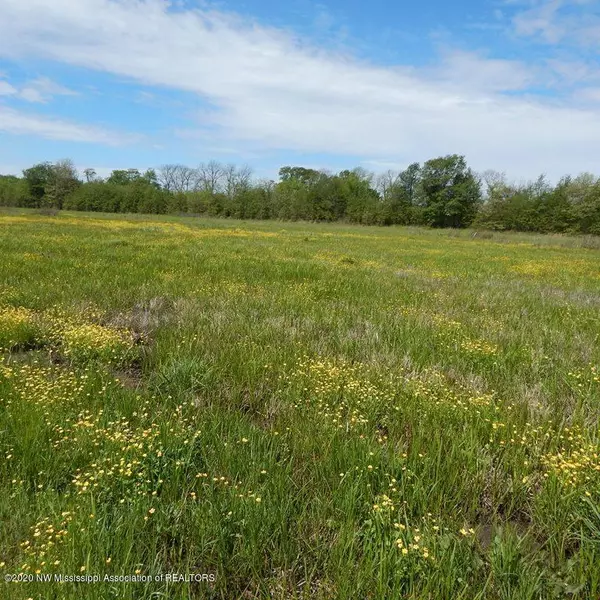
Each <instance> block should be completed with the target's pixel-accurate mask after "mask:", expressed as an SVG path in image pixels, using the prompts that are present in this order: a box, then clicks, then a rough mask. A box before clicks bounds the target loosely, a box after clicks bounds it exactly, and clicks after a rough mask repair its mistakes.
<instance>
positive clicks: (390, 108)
mask: <svg viewBox="0 0 600 600" xmlns="http://www.w3.org/2000/svg"><path fill="white" fill-rule="evenodd" d="M446 154H462V155H464V156H465V157H466V159H467V162H468V164H469V165H470V166H471V167H472V168H473V169H474V170H475V171H477V172H482V171H484V170H487V169H494V170H496V171H500V172H504V173H506V175H507V177H508V179H509V180H511V181H526V180H533V179H536V178H537V177H538V176H539V175H540V174H545V175H546V176H547V178H548V179H549V180H551V181H557V180H558V179H559V178H560V177H561V176H562V175H565V174H572V175H577V174H578V173H580V172H585V171H587V172H592V173H596V174H600V165H599V164H598V162H599V161H598V159H599V158H600V0H456V1H453V2H448V1H447V0H420V1H419V2H414V1H413V2H406V1H403V0H395V1H390V0H370V1H369V2H364V0H318V1H314V0H285V1H282V0H218V1H215V2H212V1H210V0H172V1H167V0H1V1H0V173H3V174H8V173H13V174H19V173H20V171H21V170H22V169H23V168H26V167H28V166H30V165H32V164H34V163H36V162H41V161H46V160H49V161H54V160H59V159H62V158H71V159H72V160H73V161H74V163H75V164H76V165H77V167H78V168H80V169H81V170H83V169H84V168H87V167H92V168H95V169H96V171H97V172H98V174H100V175H106V174H108V173H109V172H110V171H111V170H112V169H117V168H140V169H145V168H152V167H154V168H156V167H159V166H160V165H163V164H173V163H182V164H186V165H188V166H195V165H197V164H199V163H201V162H206V161H209V160H217V161H219V162H223V163H235V164H237V165H249V166H251V167H252V168H253V170H254V172H255V174H256V176H257V177H267V178H273V179H275V178H276V177H277V171H278V169H279V167H281V166H283V165H302V166H306V167H312V168H318V169H328V170H330V171H339V170H342V169H346V168H353V167H356V166H361V167H363V168H366V169H367V170H370V171H373V172H382V171H386V170H388V169H392V170H401V169H403V168H405V167H406V166H407V165H408V164H410V163H412V162H421V163H422V162H424V161H426V160H428V159H430V158H434V157H437V156H443V155H446Z"/></svg>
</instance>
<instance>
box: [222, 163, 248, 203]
mask: <svg viewBox="0 0 600 600" xmlns="http://www.w3.org/2000/svg"><path fill="white" fill-rule="evenodd" d="M223 178H224V180H225V193H226V194H227V196H228V197H229V198H232V197H233V196H234V195H235V194H237V193H238V192H240V191H241V190H244V189H248V187H249V186H250V181H251V179H252V169H251V168H250V167H249V166H247V165H244V166H243V167H240V168H238V167H236V166H235V165H231V164H230V165H227V166H226V167H225V168H224V169H223Z"/></svg>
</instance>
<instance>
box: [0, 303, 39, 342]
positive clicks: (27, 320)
mask: <svg viewBox="0 0 600 600" xmlns="http://www.w3.org/2000/svg"><path fill="white" fill-rule="evenodd" d="M37 329H38V324H37V319H36V313H35V312H34V311H32V310H29V309H28V308H24V307H22V306H3V307H0V352H3V351H8V350H11V349H13V348H15V347H18V346H20V345H23V344H27V343H30V342H32V341H33V339H34V337H35V335H36V333H37Z"/></svg>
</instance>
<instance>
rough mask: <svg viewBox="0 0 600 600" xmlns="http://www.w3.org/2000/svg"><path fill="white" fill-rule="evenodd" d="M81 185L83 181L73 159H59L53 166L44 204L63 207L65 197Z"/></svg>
mask: <svg viewBox="0 0 600 600" xmlns="http://www.w3.org/2000/svg"><path fill="white" fill-rule="evenodd" d="M80 185H81V181H80V180H79V177H78V175H77V170H76V169H75V166H74V165H73V161H71V160H69V159H64V160H59V161H58V162H56V163H55V164H53V165H52V167H51V170H50V178H49V180H48V181H47V183H46V187H45V194H44V198H43V201H42V204H43V205H44V206H50V207H53V208H58V209H61V208H62V207H63V203H64V201H65V199H66V198H68V196H69V195H70V194H72V193H73V192H74V191H75V190H76V189H77V188H78V187H79V186H80Z"/></svg>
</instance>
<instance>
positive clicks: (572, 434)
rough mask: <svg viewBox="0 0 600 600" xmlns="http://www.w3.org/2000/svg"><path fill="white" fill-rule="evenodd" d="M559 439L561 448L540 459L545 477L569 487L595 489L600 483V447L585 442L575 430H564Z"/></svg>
mask: <svg viewBox="0 0 600 600" xmlns="http://www.w3.org/2000/svg"><path fill="white" fill-rule="evenodd" d="M561 438H562V440H563V444H562V446H561V448H560V449H559V450H558V451H557V452H551V453H546V454H545V455H543V456H542V458H541V464H542V466H543V467H544V469H545V470H546V473H545V476H546V477H549V476H550V475H553V476H554V477H556V478H557V479H558V480H559V481H560V482H561V483H562V484H564V485H567V486H570V487H584V488H587V487H590V488H593V489H597V485H598V483H599V482H600V446H598V444H597V443H591V442H588V441H585V438H584V435H583V433H582V432H581V431H580V430H578V429H576V428H572V429H565V431H564V432H563V434H562V435H561ZM588 495H589V491H588Z"/></svg>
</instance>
